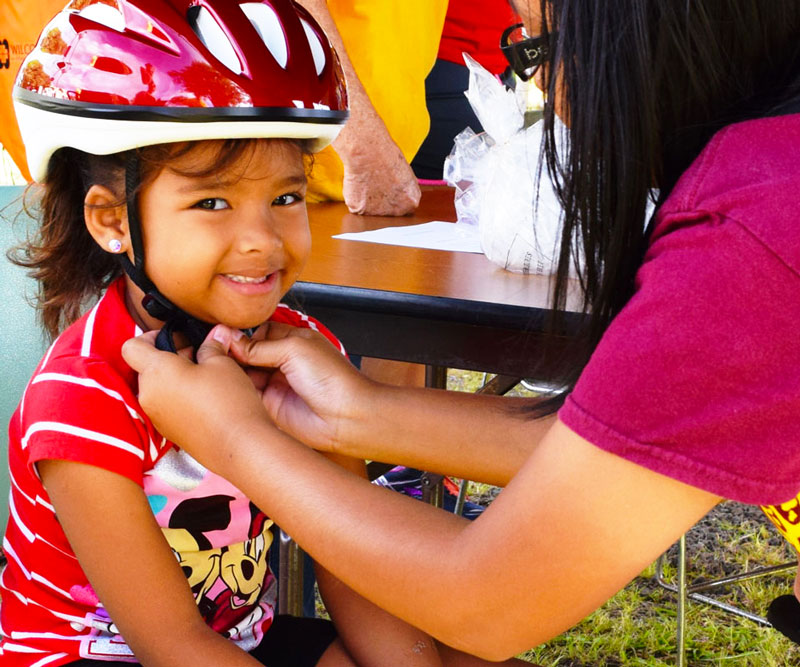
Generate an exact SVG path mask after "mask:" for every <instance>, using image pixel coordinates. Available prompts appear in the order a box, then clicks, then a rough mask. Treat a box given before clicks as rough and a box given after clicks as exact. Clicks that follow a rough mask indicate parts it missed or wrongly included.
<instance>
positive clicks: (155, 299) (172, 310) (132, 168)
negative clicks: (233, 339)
mask: <svg viewBox="0 0 800 667" xmlns="http://www.w3.org/2000/svg"><path fill="white" fill-rule="evenodd" d="M140 182H141V181H140V176H139V158H138V157H137V155H136V153H135V152H133V151H132V152H131V154H130V156H129V157H128V159H127V161H126V163H125V199H126V203H127V210H128V233H129V234H130V238H131V249H132V250H133V262H131V261H130V260H129V259H128V256H127V255H125V254H124V253H123V254H120V255H118V258H119V261H120V263H121V264H122V268H123V269H124V271H125V273H127V274H128V276H129V277H130V279H131V280H132V281H133V282H134V284H135V285H136V286H137V287H139V289H141V290H142V291H143V292H144V298H143V299H142V306H143V307H144V309H145V310H146V311H147V312H148V314H149V315H150V316H151V317H155V318H156V319H157V320H161V321H163V322H164V326H163V327H162V329H161V331H159V333H158V337H157V338H156V347H157V348H158V349H159V350H167V351H169V352H176V347H175V340H174V335H175V332H181V333H183V334H185V335H186V337H187V338H188V339H189V342H190V344H191V345H192V347H193V348H194V349H195V350H197V348H198V347H200V344H201V343H202V342H203V340H205V337H206V336H207V335H208V332H209V331H211V328H212V327H213V325H211V324H209V323H208V322H204V321H202V320H199V319H197V318H196V317H192V316H191V315H189V314H188V313H186V312H184V311H183V310H181V309H180V308H178V306H176V305H175V304H173V303H172V302H171V301H170V300H169V299H167V297H165V296H164V295H163V294H161V292H159V291H158V288H157V287H156V286H155V285H154V284H153V282H152V281H151V280H150V278H148V277H147V273H146V272H145V269H144V243H142V225H141V220H140V218H139V203H138V197H137V192H138V190H139V185H140Z"/></svg>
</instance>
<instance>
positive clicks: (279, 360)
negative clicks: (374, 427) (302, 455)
mask: <svg viewBox="0 0 800 667" xmlns="http://www.w3.org/2000/svg"><path fill="white" fill-rule="evenodd" d="M266 326H267V327H268V328H267V330H266V332H265V335H264V336H263V338H264V339H263V340H259V338H262V336H257V337H254V338H253V339H247V338H246V337H239V338H237V339H234V340H231V343H230V347H229V349H230V355H231V356H232V357H233V358H234V359H236V361H238V362H239V363H240V364H241V365H242V366H244V367H246V368H248V369H252V368H267V369H274V371H273V372H272V373H271V375H270V376H269V380H268V382H267V384H266V387H264V390H263V394H262V400H263V403H264V406H265V407H266V409H267V412H268V413H269V416H270V417H271V418H272V420H273V421H274V422H275V423H276V424H277V425H278V426H279V427H280V428H281V430H283V431H285V432H286V433H288V434H290V435H291V436H293V437H295V438H297V439H298V440H300V441H302V442H304V443H306V444H307V445H310V446H312V447H314V448H315V449H320V450H324V451H336V450H337V447H338V445H339V443H341V442H342V440H343V439H346V437H347V436H346V434H345V430H346V426H347V424H348V423H354V422H356V421H358V420H360V419H361V418H362V415H365V414H369V413H370V409H369V407H368V406H369V401H370V399H371V398H373V397H375V396H376V395H377V393H378V389H379V387H380V386H381V385H378V384H377V383H374V382H372V381H370V380H368V379H367V378H366V377H364V376H363V375H362V374H361V373H359V372H358V371H357V370H356V369H355V368H354V367H353V366H352V365H351V364H350V363H349V362H348V361H347V360H346V359H345V358H344V357H343V356H342V355H341V354H340V352H339V351H338V350H336V349H335V348H334V347H333V346H332V345H331V344H330V342H328V340H327V339H326V338H325V337H324V336H322V335H320V334H319V333H317V332H315V331H312V330H311V329H300V328H297V327H292V326H289V325H286V324H280V323H277V322H269V323H268V324H267V325H266ZM217 330H219V334H220V335H223V336H227V335H228V334H229V332H230V330H229V329H226V328H224V327H217V329H215V331H217ZM212 335H213V333H212ZM208 342H209V341H208V340H207V341H206V343H208ZM204 345H205V344H204ZM202 349H203V348H201V350H202ZM204 354H206V353H204ZM200 363H203V361H200Z"/></svg>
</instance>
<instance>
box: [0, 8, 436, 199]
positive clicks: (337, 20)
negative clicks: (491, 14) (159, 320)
mask: <svg viewBox="0 0 800 667" xmlns="http://www.w3.org/2000/svg"><path fill="white" fill-rule="evenodd" d="M81 1H82V0H72V2H74V3H78V4H79V3H80V2H81ZM64 4H65V0H39V1H38V2H32V1H31V0H6V1H5V2H3V3H2V4H0V144H2V146H3V147H4V148H5V149H6V150H7V151H8V152H9V154H10V155H11V158H12V159H13V160H14V162H15V163H16V164H17V166H18V167H19V168H20V170H21V171H22V173H23V175H24V176H25V177H26V178H29V179H30V174H29V172H28V170H27V164H26V161H25V152H24V148H23V146H22V141H21V139H20V137H19V133H18V131H17V124H16V121H15V118H14V110H13V107H12V105H11V87H12V85H13V82H14V79H15V78H16V73H17V70H18V69H19V65H20V63H21V62H22V60H23V58H24V57H25V55H27V53H29V52H30V51H31V50H32V49H33V47H34V44H35V41H36V36H37V35H38V34H39V32H40V31H41V27H42V25H44V24H45V23H46V22H47V21H48V20H49V18H50V17H51V16H54V15H55V14H56V13H57V12H58V11H60V10H61V9H62V8H63V7H64ZM300 4H301V5H303V6H304V7H305V8H306V9H307V10H308V11H309V12H311V14H312V15H313V16H314V18H315V19H316V20H317V21H318V22H319V23H320V24H321V25H322V27H323V29H324V30H325V31H326V32H327V33H328V35H329V37H330V39H331V42H332V43H333V46H334V47H335V48H336V50H337V52H338V53H339V57H340V59H341V61H342V65H343V68H344V70H345V75H346V77H347V86H348V91H349V96H350V120H349V121H348V123H347V125H346V126H345V129H344V130H343V131H342V133H341V134H340V136H339V138H338V139H337V141H336V142H335V143H334V145H333V148H329V149H327V150H326V151H324V152H323V153H321V154H320V155H318V156H317V157H316V158H315V163H314V171H313V173H312V178H311V182H310V187H309V201H325V200H335V201H344V202H345V203H346V204H347V206H348V207H349V209H350V210H351V211H352V212H353V213H360V214H364V215H404V214H406V213H409V212H411V211H413V210H414V209H415V208H416V206H417V204H418V203H419V197H420V191H419V186H418V185H417V180H416V178H415V176H414V174H413V172H412V171H411V167H409V162H410V160H411V159H412V158H413V157H414V155H415V153H416V152H417V149H418V148H419V146H420V144H421V143H422V141H423V140H424V139H425V136H426V134H427V133H428V126H429V123H428V115H427V110H426V106H425V77H426V76H427V74H428V72H429V71H430V69H431V67H432V66H433V64H434V62H435V60H436V53H437V50H438V47H439V38H440V36H441V31H442V25H443V23H444V16H445V12H446V10H447V0H408V1H407V2H403V3H396V2H391V1H390V0H328V1H326V0H300Z"/></svg>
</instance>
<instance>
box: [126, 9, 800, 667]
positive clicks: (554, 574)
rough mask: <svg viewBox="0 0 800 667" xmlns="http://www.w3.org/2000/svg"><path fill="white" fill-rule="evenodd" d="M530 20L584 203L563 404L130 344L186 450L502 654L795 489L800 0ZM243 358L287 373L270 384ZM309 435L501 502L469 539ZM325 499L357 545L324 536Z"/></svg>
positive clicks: (162, 415)
mask: <svg viewBox="0 0 800 667" xmlns="http://www.w3.org/2000/svg"><path fill="white" fill-rule="evenodd" d="M517 10H518V11H519V12H520V14H521V15H522V16H523V18H524V19H525V22H526V25H527V28H528V33H529V34H531V35H536V36H541V38H542V39H541V41H540V42H539V44H540V45H543V46H544V47H545V48H544V49H540V51H539V54H540V55H543V54H546V56H547V57H549V63H548V64H546V65H545V66H544V67H543V68H541V70H540V72H539V73H538V76H539V78H540V82H541V84H542V85H543V87H544V89H545V90H546V93H547V99H548V104H547V106H546V109H545V123H546V128H547V131H546V140H545V143H546V146H545V149H546V150H545V154H546V166H547V170H548V172H549V174H550V175H551V178H552V179H553V180H554V182H555V185H556V189H557V192H558V193H559V196H560V198H561V200H562V204H563V207H564V210H565V222H564V225H565V229H564V233H563V235H562V237H563V245H562V248H561V255H560V264H559V268H558V273H557V275H556V277H555V280H554V288H553V306H554V313H555V318H554V326H557V325H558V313H559V312H560V309H563V306H564V300H565V293H566V284H567V277H568V269H569V265H570V263H571V262H573V261H577V264H578V266H579V267H580V270H581V286H582V288H583V295H584V306H585V311H586V313H587V317H586V318H585V321H586V326H585V328H584V329H583V330H582V331H581V333H580V335H579V336H578V338H577V340H576V342H575V345H576V350H575V353H574V354H573V355H572V356H571V357H570V358H571V359H573V360H575V359H577V361H576V362H575V363H574V364H573V365H571V366H570V367H568V368H565V369H564V376H563V378H562V379H563V382H564V386H565V387H566V390H565V391H564V392H563V393H562V394H561V395H559V396H558V397H557V398H553V399H550V400H547V401H545V402H538V403H537V402H535V401H527V400H525V399H506V398H502V397H488V396H472V395H464V394H456V393H446V392H435V391H425V390H415V389H408V388H397V387H386V386H383V385H378V384H375V383H372V382H370V381H369V380H367V379H365V378H364V377H362V376H361V375H359V374H358V373H357V372H355V371H354V370H352V369H350V368H349V367H348V366H347V364H346V363H345V362H343V361H342V360H340V359H339V358H338V357H337V355H336V354H334V352H333V351H332V350H329V349H328V346H327V344H326V343H324V342H322V341H321V340H320V339H319V338H318V337H316V336H313V335H311V334H310V333H309V332H306V331H296V330H293V329H289V328H287V327H278V326H273V327H271V328H270V332H269V336H268V338H269V340H268V341H266V342H263V343H254V344H251V343H249V342H248V341H246V340H245V339H244V338H243V337H242V336H240V335H239V334H236V333H235V332H232V331H231V330H229V329H224V328H219V327H218V328H217V329H215V330H214V331H213V332H212V335H211V337H210V338H209V339H208V340H207V342H206V345H205V346H204V347H203V348H202V349H201V350H200V353H199V355H198V364H196V365H195V364H192V363H190V362H189V361H187V360H186V359H183V358H179V357H175V356H172V357H171V356H169V355H166V354H164V353H159V352H156V351H155V350H153V349H152V347H151V346H149V345H148V340H147V339H146V338H145V339H144V340H142V339H138V340H136V341H131V342H129V343H128V344H127V346H126V348H125V354H126V358H127V359H128V360H129V362H130V363H131V364H132V365H133V366H134V367H135V368H137V369H138V370H139V371H140V372H141V377H140V390H141V395H140V398H141V401H142V403H143V405H145V406H146V407H147V409H148V410H149V412H150V415H151V416H152V417H153V419H154V420H155V422H156V423H157V424H158V425H159V427H160V428H162V429H163V432H164V434H165V435H166V436H167V437H169V438H170V439H173V440H175V441H177V442H180V443H181V444H182V445H183V446H185V447H187V448H188V449H189V450H190V451H191V452H192V454H194V455H197V457H198V458H199V459H200V460H202V461H204V462H205V463H206V464H207V465H209V466H210V467H211V468H212V469H214V470H215V471H217V472H218V473H220V474H221V475H223V476H225V477H229V478H230V479H232V480H234V481H235V482H236V484H237V485H238V486H239V487H240V488H242V489H243V490H244V491H245V492H246V493H248V495H250V496H251V497H252V498H254V499H257V502H258V503H259V505H260V506H261V507H264V508H265V509H266V510H267V511H269V512H270V514H271V515H273V516H274V517H275V520H276V522H278V523H279V524H280V525H281V526H282V527H283V528H284V529H285V530H287V531H288V532H289V533H290V534H291V535H292V536H293V537H294V538H295V539H296V540H297V541H298V542H299V543H300V545H301V546H303V547H305V546H308V548H309V552H310V553H311V555H312V556H313V557H314V558H315V559H316V560H318V561H319V562H320V563H322V565H324V566H325V567H326V568H329V569H330V570H331V571H332V572H333V573H334V574H335V575H336V576H338V577H339V578H340V579H341V580H343V581H345V582H346V583H348V584H349V585H351V586H352V587H353V588H355V589H356V590H357V591H359V592H360V593H362V594H363V595H365V596H366V597H368V598H369V599H371V600H372V601H374V602H376V603H377V604H378V605H380V606H382V607H385V608H386V609H388V610H390V611H392V612H393V613H395V614H397V615H398V616H400V617H402V618H404V619H406V620H408V621H410V622H411V623H413V624H414V625H416V626H418V627H420V628H423V629H425V630H427V631H428V632H430V633H431V634H433V635H434V636H435V637H437V638H439V639H441V640H442V641H444V642H445V643H447V644H450V645H453V646H455V647H458V648H461V649H463V650H466V651H469V652H473V653H476V654H479V655H483V656H486V657H489V658H496V659H499V658H503V657H507V656H509V655H513V654H515V653H517V652H519V651H521V650H523V649H526V648H528V647H530V646H532V645H535V644H537V643H540V642H543V641H546V640H547V639H549V638H551V637H553V636H555V635H557V634H559V633H561V632H562V631H563V630H565V629H566V628H568V627H570V626H571V625H572V624H574V623H575V622H577V621H578V620H579V619H581V618H583V617H584V616H585V615H587V614H588V613H589V612H590V611H592V610H594V609H595V608H597V607H598V606H599V605H600V604H602V603H603V602H604V601H605V600H607V599H608V598H609V597H610V596H611V595H613V594H614V593H615V592H616V591H617V590H619V589H620V588H621V587H623V586H624V585H625V584H626V583H627V582H628V581H630V580H631V579H632V578H633V577H634V576H636V575H637V574H638V573H639V572H640V571H641V570H642V569H643V568H644V567H646V566H647V565H648V564H649V563H651V562H652V561H653V560H654V559H655V558H656V557H657V556H658V555H659V554H660V553H661V552H663V551H664V550H665V549H666V548H667V547H668V546H669V545H670V544H671V543H672V542H674V541H675V540H676V539H677V538H678V537H679V536H680V535H681V534H682V533H683V532H685V531H686V530H687V529H688V528H689V527H690V526H692V525H693V524H694V523H695V522H696V521H697V520H698V519H700V518H701V517H702V516H703V515H704V514H705V513H706V512H708V511H709V509H711V508H712V507H713V506H714V505H715V504H716V503H717V502H718V501H719V500H720V499H721V498H730V499H734V500H738V501H742V502H745V503H752V504H758V505H764V506H769V505H778V504H780V503H783V502H786V501H789V500H791V499H793V498H794V497H795V496H796V495H797V494H798V491H800V449H798V447H797V442H798V441H800V381H798V378H800V345H798V344H797V322H798V321H800V278H799V277H798V271H799V270H800V231H798V222H800V220H799V219H798V213H797V211H798V204H800V195H798V193H799V192H800V160H798V159H797V155H798V154H800V39H798V36H800V3H798V2H796V1H795V0H726V1H725V2H722V1H720V0H692V2H675V0H620V1H618V2H597V1H596V0H542V2H541V3H539V2H535V0H532V1H531V3H530V4H529V6H525V5H523V6H519V7H517ZM534 64H535V63H534ZM556 112H558V113H559V115H561V116H562V117H563V119H564V120H565V122H566V125H567V126H568V127H569V139H570V140H569V142H567V145H564V143H565V142H561V141H560V140H559V137H557V136H555V133H554V130H553V127H554V114H555V113H556ZM654 187H655V188H658V191H659V193H660V194H659V197H658V201H657V206H656V212H655V213H654V215H653V217H652V219H651V220H650V222H649V224H648V225H647V228H646V230H645V229H643V225H642V220H643V219H644V216H645V210H646V206H647V203H648V201H647V200H648V196H649V193H650V192H651V190H652V189H653V188H654ZM579 253H580V254H579ZM226 352H227V353H228V354H227V356H226V354H225V353H226ZM231 357H232V358H231ZM234 360H235V361H238V362H239V363H240V364H242V365H251V366H265V367H270V368H275V369H278V370H277V371H276V372H274V373H273V374H272V376H271V379H270V381H269V383H268V386H267V387H266V389H265V390H264V391H263V392H262V393H259V392H256V391H254V389H253V386H252V384H251V383H250V381H249V380H248V378H247V376H246V375H245V374H244V373H243V372H242V371H241V370H240V369H239V367H238V366H237V364H236V363H234ZM264 406H265V407H266V410H265V409H264ZM556 411H557V414H556ZM232 425H233V427H232ZM276 426H277V428H276ZM209 434H211V435H212V436H213V437H209ZM204 442H206V443H207V442H214V443H215V444H214V447H213V449H212V448H209V447H208V446H203V443H204ZM301 442H302V443H306V444H308V445H311V446H313V447H315V448H317V449H323V450H332V451H336V452H340V453H345V454H349V455H351V456H358V457H365V458H372V459H377V460H382V461H393V462H397V463H403V464H406V465H410V466H415V467H418V468H423V469H427V470H433V471H440V472H446V473H451V474H455V475H458V476H463V477H467V478H471V479H478V480H482V481H486V482H491V483H494V484H498V485H501V486H505V487H506V488H505V490H504V491H503V492H502V493H501V494H500V495H499V497H498V498H497V499H496V501H495V502H494V503H493V504H492V505H491V506H490V507H489V509H488V510H487V511H486V512H484V513H483V515H482V516H480V517H479V518H478V519H476V520H475V521H474V522H472V523H468V522H467V521H465V520H462V519H460V518H458V517H454V516H452V515H449V514H446V513H444V512H440V511H437V510H435V509H432V508H430V507H428V506H426V505H423V504H421V503H414V502H411V501H409V500H408V499H407V498H404V497H402V496H399V495H398V494H390V493H386V492H384V491H383V490H381V489H376V488H373V487H371V486H370V485H368V484H367V483H366V482H364V481H363V480H357V479H355V478H353V477H351V476H349V475H348V474H347V473H345V472H344V471H341V470H334V469H331V466H330V464H329V463H328V462H327V461H325V460H323V458H322V457H321V456H319V455H318V454H317V453H315V452H314V451H312V450H311V449H309V448H306V447H305V446H303V445H302V444H301ZM331 498H335V499H336V500H335V502H336V514H337V517H338V530H336V531H330V530H329V529H328V528H327V527H323V526H321V525H319V524H315V522H314V521H312V520H310V518H311V517H314V516H319V515H320V514H321V513H324V512H326V511H327V508H328V507H329V506H330V503H331V502H332V501H331ZM773 514H774V515H776V516H777V514H778V513H776V512H773ZM341 553H348V554H349V557H348V558H347V559H342V558H341V557H340V554H341ZM475 600H480V601H481V602H480V604H476V603H475Z"/></svg>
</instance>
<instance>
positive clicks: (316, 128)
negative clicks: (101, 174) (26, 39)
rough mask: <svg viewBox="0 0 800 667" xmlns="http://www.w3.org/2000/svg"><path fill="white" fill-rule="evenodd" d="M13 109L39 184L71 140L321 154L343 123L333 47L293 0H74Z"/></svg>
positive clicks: (23, 77) (79, 144)
mask: <svg viewBox="0 0 800 667" xmlns="http://www.w3.org/2000/svg"><path fill="white" fill-rule="evenodd" d="M14 106H15V110H16V114H17V120H18V123H19V126H20V131H21V133H22V138H23V141H24V143H25V148H26V151H27V158H28V166H29V168H30V171H31V174H32V175H33V177H34V178H35V179H36V180H39V181H41V180H43V179H44V177H45V175H46V173H47V165H48V162H49V160H50V156H51V155H52V154H53V153H54V152H55V151H56V150H58V149H59V148H62V147H65V146H71V147H73V148H77V149H80V150H82V151H85V152H87V153H94V154H101V155H102V154H110V153H116V152H119V151H124V150H129V149H132V148H136V147H139V146H146V145H152V144H158V143H167V142H177V141H191V140H202V139H228V138H248V137H285V138H297V139H310V140H312V142H311V143H312V150H320V149H322V148H323V147H324V146H326V145H327V144H329V143H330V142H331V141H333V139H335V138H336V135H337V134H338V132H339V130H340V129H341V126H342V125H343V124H344V122H345V120H346V119H347V93H346V89H345V83H344V75H343V73H342V70H341V67H340V66H339V62H338V59H337V57H336V54H335V52H334V51H333V49H332V48H331V46H330V43H329V42H328V40H327V38H326V36H325V34H324V33H323V32H322V30H321V29H320V27H319V26H318V25H317V23H316V22H315V21H314V19H313V18H312V17H311V15H310V14H309V13H308V12H307V11H306V10H304V9H303V8H302V7H300V6H299V5H297V4H295V3H294V2H292V1H291V0H73V1H72V2H71V3H70V4H69V5H68V6H67V7H66V8H65V9H64V10H63V11H61V12H60V13H59V14H57V15H56V16H55V18H53V20H52V21H51V22H50V23H49V24H48V25H47V26H46V27H45V29H44V30H43V32H42V34H41V36H40V38H39V41H38V43H37V45H36V48H35V49H34V50H33V51H32V52H31V53H30V54H29V55H28V57H27V58H26V59H25V61H24V62H23V63H22V67H21V69H20V72H19V74H18V76H17V80H16V82H15V86H14Z"/></svg>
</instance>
